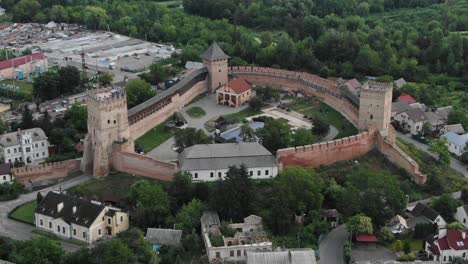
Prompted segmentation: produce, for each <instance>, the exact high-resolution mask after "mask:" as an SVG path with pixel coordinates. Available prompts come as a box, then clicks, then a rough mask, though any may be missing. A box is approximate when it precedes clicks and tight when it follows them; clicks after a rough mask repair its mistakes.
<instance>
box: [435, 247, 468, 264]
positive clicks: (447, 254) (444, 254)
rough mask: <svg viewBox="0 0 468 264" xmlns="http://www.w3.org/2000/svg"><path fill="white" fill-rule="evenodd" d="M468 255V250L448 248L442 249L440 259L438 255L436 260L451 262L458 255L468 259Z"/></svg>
mask: <svg viewBox="0 0 468 264" xmlns="http://www.w3.org/2000/svg"><path fill="white" fill-rule="evenodd" d="M467 256H468V250H453V249H448V250H441V251H440V257H439V259H437V257H438V256H434V260H435V261H439V263H450V262H452V260H453V259H454V258H456V257H459V258H462V259H468V258H467Z"/></svg>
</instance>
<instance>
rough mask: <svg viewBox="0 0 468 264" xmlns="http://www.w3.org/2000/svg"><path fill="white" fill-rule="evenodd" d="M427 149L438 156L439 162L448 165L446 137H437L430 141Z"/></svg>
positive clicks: (448, 156) (448, 154)
mask: <svg viewBox="0 0 468 264" xmlns="http://www.w3.org/2000/svg"><path fill="white" fill-rule="evenodd" d="M429 151H430V152H432V153H434V154H436V155H437V156H438V157H439V158H438V160H439V162H440V163H442V164H445V165H450V161H451V158H450V152H449V150H448V147H447V139H446V138H439V139H435V140H433V141H432V142H431V146H430V147H429Z"/></svg>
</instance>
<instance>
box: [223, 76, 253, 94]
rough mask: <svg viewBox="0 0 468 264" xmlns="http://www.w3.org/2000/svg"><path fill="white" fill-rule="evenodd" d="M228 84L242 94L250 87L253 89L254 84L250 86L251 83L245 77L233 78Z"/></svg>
mask: <svg viewBox="0 0 468 264" xmlns="http://www.w3.org/2000/svg"><path fill="white" fill-rule="evenodd" d="M228 85H229V86H230V87H231V88H232V90H233V91H234V92H235V93H236V94H241V93H244V92H246V91H248V90H250V89H252V86H250V84H249V83H248V82H247V81H246V80H244V79H234V80H231V81H230V82H229V83H228Z"/></svg>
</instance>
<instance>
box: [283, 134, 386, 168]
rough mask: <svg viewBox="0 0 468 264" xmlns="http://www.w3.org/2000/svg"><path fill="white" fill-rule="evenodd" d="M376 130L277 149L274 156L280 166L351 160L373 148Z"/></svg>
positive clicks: (318, 164)
mask: <svg viewBox="0 0 468 264" xmlns="http://www.w3.org/2000/svg"><path fill="white" fill-rule="evenodd" d="M376 134H377V131H376V130H374V129H371V130H369V131H366V132H363V133H360V134H357V135H354V136H350V137H345V138H341V139H336V140H332V141H327V142H322V143H317V144H313V145H306V146H300V147H293V148H286V149H279V150H278V151H277V152H276V157H277V159H278V162H279V163H280V167H281V168H285V167H289V166H303V167H312V168H315V167H318V166H320V165H328V164H333V163H335V162H337V161H342V160H351V159H354V158H356V157H359V156H361V155H364V154H366V153H368V152H369V151H371V150H372V149H374V148H375V147H376V145H375V139H376Z"/></svg>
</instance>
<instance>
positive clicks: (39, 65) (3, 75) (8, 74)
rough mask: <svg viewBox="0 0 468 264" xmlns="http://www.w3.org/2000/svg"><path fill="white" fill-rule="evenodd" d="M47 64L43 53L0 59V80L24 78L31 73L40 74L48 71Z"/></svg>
mask: <svg viewBox="0 0 468 264" xmlns="http://www.w3.org/2000/svg"><path fill="white" fill-rule="evenodd" d="M47 66H48V65H47V58H46V56H45V55H44V54H43V53H35V54H29V55H25V56H22V57H18V58H13V59H9V60H4V61H0V80H2V79H18V80H22V79H24V78H26V77H28V76H29V75H30V74H38V73H42V72H44V71H46V70H47Z"/></svg>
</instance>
